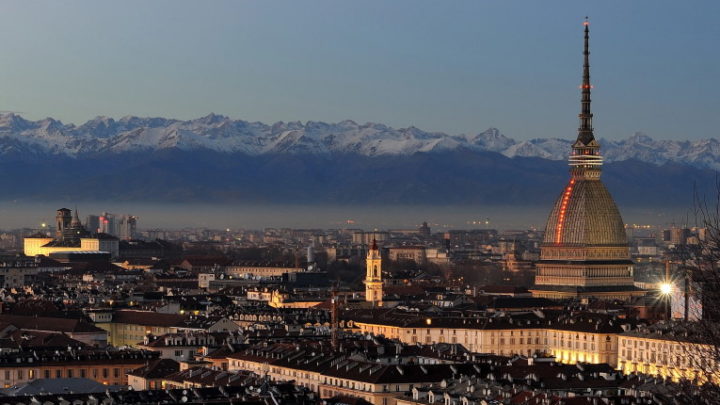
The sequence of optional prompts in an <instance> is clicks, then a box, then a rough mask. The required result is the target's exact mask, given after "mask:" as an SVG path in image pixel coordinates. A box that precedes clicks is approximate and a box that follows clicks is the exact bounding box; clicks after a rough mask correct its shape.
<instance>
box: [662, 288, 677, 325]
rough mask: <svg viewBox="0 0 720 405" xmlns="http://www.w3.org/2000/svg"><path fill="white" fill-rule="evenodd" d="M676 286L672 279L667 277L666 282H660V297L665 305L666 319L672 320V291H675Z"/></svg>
mask: <svg viewBox="0 0 720 405" xmlns="http://www.w3.org/2000/svg"><path fill="white" fill-rule="evenodd" d="M673 289H674V286H673V284H672V283H671V282H670V280H668V279H666V280H665V281H664V282H662V283H660V288H659V292H660V298H661V299H662V301H663V305H664V306H665V319H666V320H668V321H669V320H670V315H671V314H670V310H671V307H670V303H671V301H670V300H671V299H672V293H673Z"/></svg>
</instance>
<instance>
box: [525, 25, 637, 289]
mask: <svg viewBox="0 0 720 405" xmlns="http://www.w3.org/2000/svg"><path fill="white" fill-rule="evenodd" d="M589 41H590V27H589V23H588V22H587V21H585V47H584V52H583V55H584V64H583V81H582V86H581V94H582V100H581V111H580V114H579V118H580V127H579V128H578V136H577V140H576V141H575V143H574V144H573V145H572V152H571V154H570V158H569V164H570V181H569V182H568V184H567V186H566V187H565V189H564V190H563V191H562V193H561V194H560V197H559V198H558V199H557V201H556V202H555V205H554V206H553V209H552V211H551V212H550V216H549V217H548V221H547V225H546V227H545V236H544V239H543V243H542V245H541V250H540V261H539V262H538V265H537V274H536V277H535V286H534V287H533V289H532V292H533V295H534V296H538V297H546V298H587V297H595V298H601V299H614V298H619V299H627V298H630V297H633V296H641V295H644V294H645V292H644V291H643V290H640V289H638V288H636V287H635V286H634V280H633V262H632V260H631V259H630V248H629V245H628V241H627V235H626V234H625V226H624V223H623V220H622V218H621V216H620V212H619V210H618V208H617V206H616V205H615V201H613V198H612V196H611V195H610V193H609V192H608V190H607V188H605V185H604V184H603V182H602V181H601V180H600V174H601V167H602V157H601V156H600V144H599V143H598V142H597V140H596V139H595V136H594V134H593V126H592V118H593V114H592V113H591V111H590V90H591V88H592V86H591V85H590V49H589Z"/></svg>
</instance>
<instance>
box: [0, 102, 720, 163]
mask: <svg viewBox="0 0 720 405" xmlns="http://www.w3.org/2000/svg"><path fill="white" fill-rule="evenodd" d="M571 141H572V140H571V138H570V137H569V138H567V139H557V138H543V139H531V140H526V141H521V142H517V141H515V140H513V139H511V138H508V137H506V136H505V135H503V134H502V133H501V132H500V130H498V129H497V128H488V129H486V130H485V131H482V132H479V133H477V134H475V135H448V134H445V133H442V132H429V131H424V130H422V129H420V128H417V127H415V126H409V127H407V128H392V127H389V126H387V125H384V124H381V123H372V122H368V123H365V124H358V123H357V122H355V121H352V120H344V121H340V122H337V123H327V122H322V121H307V122H306V123H304V124H303V123H302V122H300V121H290V122H283V121H278V122H276V123H274V124H271V125H268V124H264V123H261V122H249V121H243V120H233V119H230V118H228V117H226V116H223V115H219V114H214V113H210V114H208V115H206V116H204V117H200V118H196V119H193V120H186V121H181V120H175V119H167V118H162V117H146V118H142V117H134V116H127V117H123V118H121V119H119V120H115V119H113V118H110V117H103V116H98V117H95V118H93V119H91V120H89V121H87V122H85V123H84V124H82V125H80V126H75V125H72V124H70V125H66V124H63V123H62V122H60V121H57V120H54V119H52V118H46V119H43V120H40V121H28V120H26V119H24V118H22V117H21V116H19V115H17V114H14V113H0V154H4V155H7V154H11V153H15V154H18V153H29V152H26V151H27V150H32V151H33V152H32V153H38V152H46V153H52V154H65V155H68V156H79V155H82V154H83V153H120V152H132V151H139V150H160V149H168V148H177V149H182V150H196V149H208V150H213V151H217V152H227V153H236V152H237V153H244V154H251V155H259V154H266V153H274V154H277V153H293V154H329V153H358V154H363V155H367V156H376V155H409V154H414V153H417V152H428V153H429V152H441V151H452V150H457V149H467V150H474V151H490V152H498V153H502V154H503V155H505V156H507V157H540V158H544V159H552V160H565V159H567V155H568V153H569V151H570V145H571ZM601 144H602V147H603V148H602V152H603V155H604V157H605V160H606V161H618V160H627V159H638V160H641V161H645V162H651V163H655V164H663V163H666V162H680V163H686V164H691V165H695V166H698V167H706V168H713V169H720V142H719V141H718V140H717V139H714V138H710V139H704V140H697V141H666V140H663V141H657V140H654V139H653V138H651V137H650V136H648V135H646V134H644V133H640V132H637V133H635V134H633V135H632V136H631V137H629V138H627V139H623V140H612V141H608V140H602V141H601ZM23 145H24V146H23Z"/></svg>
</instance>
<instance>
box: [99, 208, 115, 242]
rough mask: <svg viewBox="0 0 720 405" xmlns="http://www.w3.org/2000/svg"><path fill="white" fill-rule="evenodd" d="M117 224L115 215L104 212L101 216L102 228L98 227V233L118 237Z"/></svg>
mask: <svg viewBox="0 0 720 405" xmlns="http://www.w3.org/2000/svg"><path fill="white" fill-rule="evenodd" d="M115 222H116V221H115V214H110V213H109V212H103V213H102V215H100V226H99V227H98V232H100V233H106V234H108V235H113V236H116V235H117V229H116V223H115Z"/></svg>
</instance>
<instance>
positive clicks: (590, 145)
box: [570, 17, 602, 177]
mask: <svg viewBox="0 0 720 405" xmlns="http://www.w3.org/2000/svg"><path fill="white" fill-rule="evenodd" d="M583 25H584V26H585V46H584V48H583V77H582V84H581V85H580V94H581V98H580V114H578V118H579V119H580V126H579V127H578V136H577V140H576V141H575V143H574V144H573V146H572V154H571V155H570V166H573V167H579V168H581V169H582V170H580V171H576V174H578V175H583V176H584V175H586V174H589V173H588V172H587V171H586V170H585V169H588V168H595V169H598V168H599V166H600V165H602V157H601V156H600V144H598V142H597V141H596V140H595V135H594V134H593V125H592V119H593V114H592V112H591V110H590V101H591V99H590V91H591V90H592V85H591V84H590V22H589V21H588V18H587V17H585V22H584V23H583ZM596 174H597V175H598V176H599V172H597V173H596ZM592 177H597V176H594V175H593V176H592Z"/></svg>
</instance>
